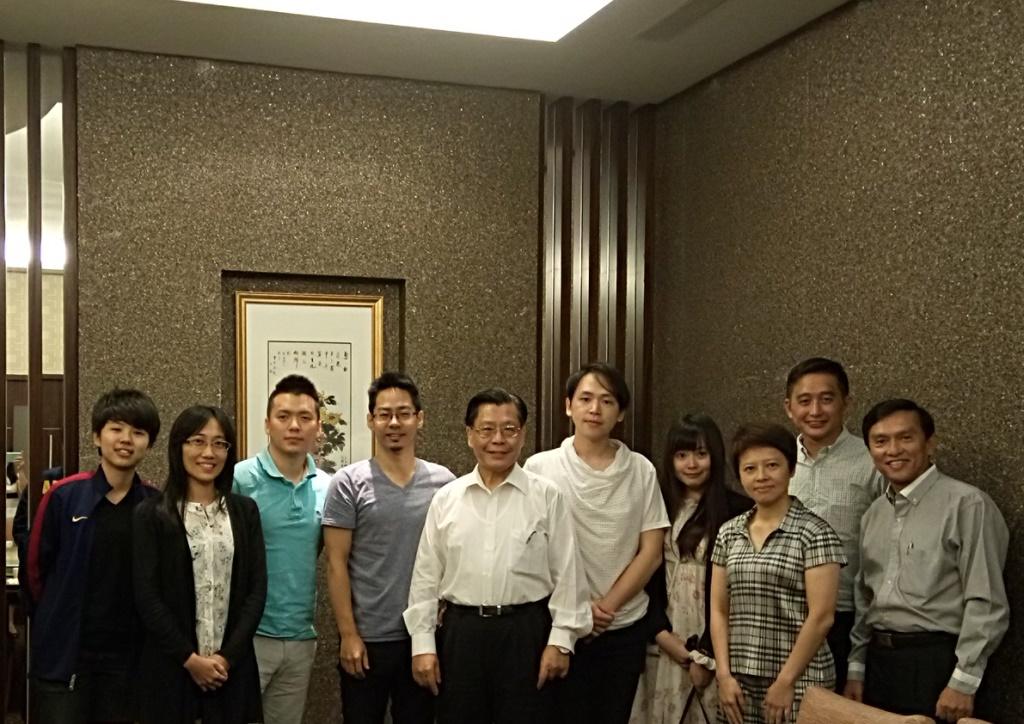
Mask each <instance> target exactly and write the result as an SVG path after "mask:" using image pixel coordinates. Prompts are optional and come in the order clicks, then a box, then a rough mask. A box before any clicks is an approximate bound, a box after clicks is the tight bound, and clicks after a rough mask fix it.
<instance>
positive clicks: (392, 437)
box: [323, 372, 455, 724]
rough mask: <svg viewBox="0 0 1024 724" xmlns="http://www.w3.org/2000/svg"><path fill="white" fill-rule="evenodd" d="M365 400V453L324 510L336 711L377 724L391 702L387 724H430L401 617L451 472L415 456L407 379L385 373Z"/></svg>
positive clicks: (337, 482) (356, 723) (353, 722)
mask: <svg viewBox="0 0 1024 724" xmlns="http://www.w3.org/2000/svg"><path fill="white" fill-rule="evenodd" d="M369 398H370V399H369V414H368V415H367V416H366V422H367V425H368V426H369V427H370V430H371V431H372V432H373V436H374V444H375V453H374V456H373V457H372V458H371V459H369V460H362V461H360V462H357V463H353V464H352V465H349V466H347V467H345V468H342V469H341V470H339V471H338V472H337V473H336V474H335V476H334V478H333V479H332V480H331V485H330V487H329V489H328V491H327V499H326V501H325V503H324V513H323V525H324V546H325V549H326V552H327V562H328V573H327V581H328V586H329V593H330V598H331V606H332V608H333V610H334V617H335V621H336V623H337V626H338V633H339V635H340V637H341V643H340V646H339V651H338V659H339V665H340V669H341V704H342V714H343V717H344V720H345V724H381V723H382V722H383V721H384V716H385V712H386V711H387V709H388V703H389V701H390V704H391V718H392V721H393V722H394V724H430V722H433V720H434V707H433V697H432V696H431V694H430V692H429V691H427V690H426V689H423V688H421V687H419V686H418V685H417V684H416V682H415V681H414V680H413V678H412V658H411V642H410V637H409V633H408V631H407V630H406V628H405V622H404V621H403V619H402V612H403V611H404V610H405V608H406V605H407V604H408V598H409V582H410V580H411V578H412V569H413V563H414V562H415V560H416V549H417V547H418V546H419V541H420V533H421V532H422V530H423V521H424V520H425V519H426V515H427V509H428V508H429V507H430V501H431V499H432V498H433V497H434V493H436V492H437V491H438V490H439V489H440V488H441V487H442V486H443V485H445V484H447V483H449V482H451V481H452V480H453V479H454V478H455V476H454V475H452V473H451V472H450V471H449V470H448V469H447V468H445V467H443V466H441V465H437V464H435V463H430V462H427V461H425V460H420V459H419V458H417V457H416V452H415V446H416V436H417V433H418V431H419V430H420V429H421V428H422V426H423V410H422V407H421V405H420V398H419V390H418V389H417V388H416V385H415V383H414V382H413V381H412V380H411V379H409V378H408V377H407V376H405V375H403V374H399V373H394V372H385V373H384V374H383V375H381V376H380V377H379V378H377V379H376V380H374V382H373V384H372V385H371V386H370V390H369Z"/></svg>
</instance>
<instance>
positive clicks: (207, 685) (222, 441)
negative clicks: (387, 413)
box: [133, 405, 267, 724]
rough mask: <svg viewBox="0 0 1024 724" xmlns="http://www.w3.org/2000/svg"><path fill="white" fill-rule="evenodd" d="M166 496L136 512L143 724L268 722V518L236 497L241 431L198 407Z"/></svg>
mask: <svg viewBox="0 0 1024 724" xmlns="http://www.w3.org/2000/svg"><path fill="white" fill-rule="evenodd" d="M167 461H168V474H167V484H166V487H165V488H164V492H163V495H161V496H159V497H156V498H152V499H150V500H148V501H146V504H145V505H140V506H139V508H138V509H137V510H136V512H135V521H134V536H135V549H136V551H135V556H134V558H133V562H134V582H135V599H136V603H137V606H138V609H139V614H140V616H141V617H142V621H143V623H144V625H145V627H146V639H145V643H144V645H143V651H142V659H141V663H140V668H139V690H140V691H139V693H140V701H141V707H140V709H141V711H140V717H139V721H140V722H142V724H186V723H187V724H194V723H195V722H196V721H202V722H204V724H244V723H246V722H254V721H262V718H263V716H262V710H261V707H260V682H259V672H258V670H257V667H256V655H255V653H254V650H253V643H252V642H253V635H254V634H255V633H256V626H257V624H259V621H260V616H261V615H262V614H263V604H264V601H265V599H266V595H267V571H266V563H265V555H266V554H265V550H264V547H263V533H262V530H261V528H260V518H259V511H258V509H257V508H256V504H255V503H254V502H253V501H252V500H251V499H249V498H245V497H242V496H239V495H234V494H232V493H231V485H232V476H233V473H234V466H235V431H234V426H233V425H232V424H231V420H230V419H229V418H228V416H227V415H226V414H225V413H224V411H223V410H221V409H220V408H219V407H208V406H205V405H196V406H194V407H190V408H188V409H187V410H185V411H184V412H182V413H181V414H180V415H179V416H178V419H176V420H175V421H174V424H173V425H172V426H171V432H170V439H169V441H168V445H167Z"/></svg>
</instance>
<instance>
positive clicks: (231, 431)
mask: <svg viewBox="0 0 1024 724" xmlns="http://www.w3.org/2000/svg"><path fill="white" fill-rule="evenodd" d="M210 420H216V421H217V424H218V425H220V429H221V430H222V431H223V432H224V439H225V440H226V441H227V443H228V445H229V446H230V447H229V448H228V454H227V458H226V459H225V461H224V469H223V470H221V471H220V474H218V475H217V477H216V479H215V480H214V481H213V489H214V493H215V497H216V498H217V500H218V501H219V502H220V503H221V504H223V502H224V499H225V498H226V497H227V496H228V494H229V493H230V492H231V486H232V484H233V483H234V476H235V461H236V460H237V455H238V453H237V451H236V449H235V442H236V441H235V426H234V425H233V424H231V418H230V417H228V415H227V413H226V412H224V410H222V409H221V408H219V407H213V406H210V405H193V406H192V407H189V408H186V409H184V410H182V412H181V414H180V415H178V417H177V419H175V420H174V423H173V424H172V425H171V432H170V433H169V435H168V440H167V483H166V484H165V485H164V498H163V504H164V508H165V510H166V511H167V512H168V513H169V514H171V515H172V516H173V515H177V516H178V517H181V515H182V512H181V511H182V505H183V502H184V501H185V499H186V497H187V495H188V474H187V473H186V472H185V462H184V459H183V458H182V450H183V449H184V447H185V441H186V440H188V439H189V438H190V437H192V436H193V435H195V434H196V433H197V432H199V431H200V430H202V429H203V428H204V427H206V424H207V423H208V422H209V421H210Z"/></svg>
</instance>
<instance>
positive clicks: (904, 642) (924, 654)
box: [864, 634, 956, 717]
mask: <svg viewBox="0 0 1024 724" xmlns="http://www.w3.org/2000/svg"><path fill="white" fill-rule="evenodd" d="M915 636H916V637H918V638H917V639H915V638H913V637H915ZM955 648H956V636H954V635H953V634H927V635H926V638H922V637H921V636H920V634H910V635H907V634H903V635H902V636H901V635H899V634H895V635H893V637H892V646H891V647H890V646H882V645H880V644H879V643H877V642H876V641H875V639H874V637H873V638H872V643H870V644H869V645H868V655H867V661H866V662H865V671H864V703H865V704H870V705H871V706H875V707H878V708H879V709H884V710H885V711H889V712H892V713H894V714H923V715H924V716H930V717H934V716H935V704H936V702H938V700H939V694H941V693H942V690H943V689H944V688H945V687H946V684H947V683H948V682H949V677H950V675H951V674H952V673H953V669H954V668H956V652H955Z"/></svg>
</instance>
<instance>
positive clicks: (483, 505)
mask: <svg viewBox="0 0 1024 724" xmlns="http://www.w3.org/2000/svg"><path fill="white" fill-rule="evenodd" d="M525 425H526V404H525V403H524V402H523V401H522V399H520V398H519V397H518V396H516V395H513V394H511V393H510V392H507V391H505V390H502V389H499V388H493V389H489V390H484V391H483V392H480V393H478V394H477V395H475V396H474V397H473V398H472V399H471V400H470V401H469V405H468V407H467V409H466V437H467V442H468V444H469V447H470V448H472V450H473V454H474V455H475V457H476V461H477V465H476V467H475V468H474V469H473V471H472V472H471V473H469V474H468V475H464V476H463V477H461V478H459V479H458V480H456V481H455V482H453V483H451V484H449V485H447V486H445V487H444V488H443V489H441V490H440V491H439V492H438V493H437V495H435V496H434V499H433V501H431V504H430V510H429V511H428V512H427V520H426V523H425V524H424V526H423V534H422V536H421V537H420V543H419V550H418V551H417V554H416V566H415V568H414V570H413V576H412V585H411V586H410V590H409V607H408V608H407V609H406V610H405V624H406V627H407V628H408V630H409V633H410V634H411V635H412V654H413V662H412V670H413V677H414V678H415V679H416V681H417V683H419V684H420V686H423V687H425V688H427V689H429V690H430V691H431V692H432V693H433V694H435V695H437V696H438V697H439V698H438V711H437V714H438V719H437V720H438V722H440V724H487V722H498V721H501V722H531V723H533V722H537V723H538V724H542V723H543V722H548V721H551V720H552V716H553V713H554V712H553V707H552V694H553V690H552V689H553V687H552V685H551V682H553V681H554V680H556V679H561V678H564V677H565V676H566V674H567V673H568V671H569V658H570V654H571V653H572V650H573V647H574V645H575V643H576V640H577V639H578V638H579V637H581V636H586V635H587V634H588V633H589V632H590V629H591V624H592V620H591V615H590V600H589V595H588V591H587V583H586V578H585V576H584V573H583V563H582V561H581V560H580V558H579V554H578V553H577V550H576V537H575V533H574V531H573V525H572V518H571V515H570V512H569V508H568V506H567V505H566V502H565V500H564V498H563V497H562V494H561V493H560V492H559V490H558V488H556V487H555V485H554V484H553V483H552V482H550V481H549V480H546V479H545V478H542V477H540V476H538V475H535V474H532V473H528V472H526V471H525V470H523V469H522V468H521V467H520V466H519V463H518V460H519V456H520V454H521V453H522V450H523V441H524V440H525V438H526V433H525V429H524V427H525ZM438 601H443V602H444V603H443V604H442V606H441V616H440V623H439V617H438Z"/></svg>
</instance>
